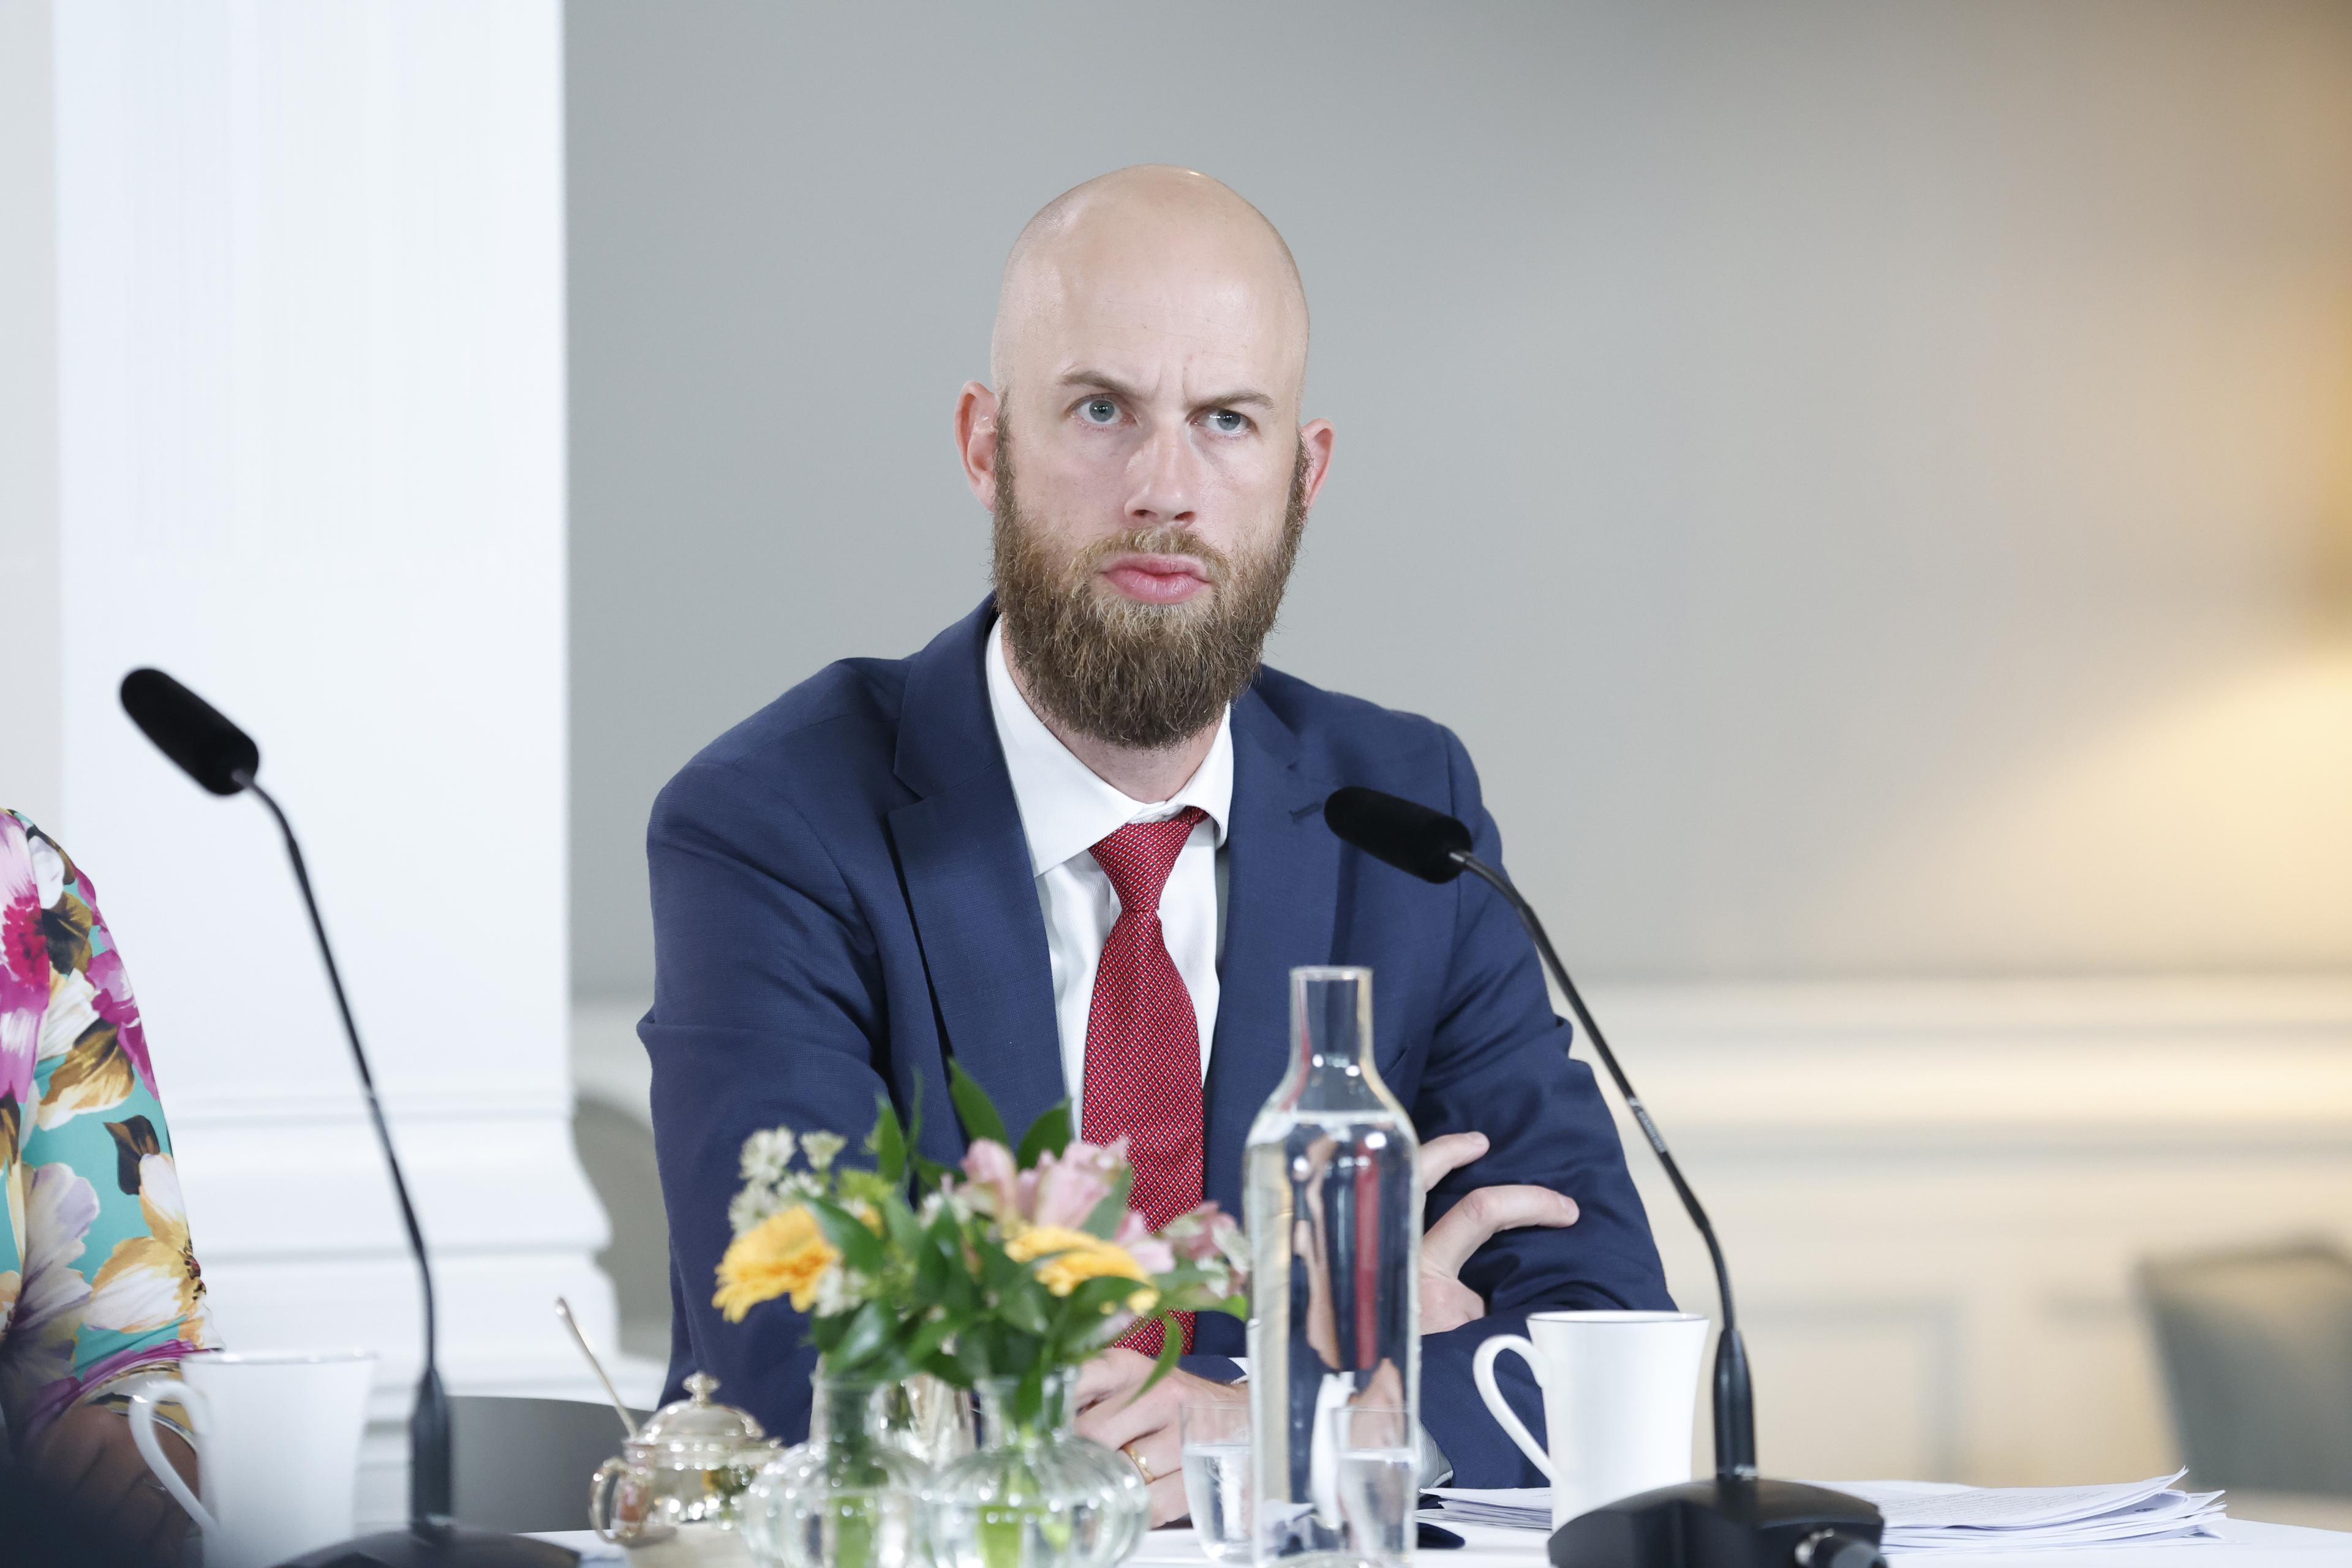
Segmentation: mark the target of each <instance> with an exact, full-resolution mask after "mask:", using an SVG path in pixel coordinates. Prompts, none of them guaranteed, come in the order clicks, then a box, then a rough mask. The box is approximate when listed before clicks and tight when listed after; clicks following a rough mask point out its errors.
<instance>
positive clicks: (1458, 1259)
mask: <svg viewBox="0 0 2352 1568" xmlns="http://www.w3.org/2000/svg"><path fill="white" fill-rule="evenodd" d="M1485 1153H1486V1134H1485V1133H1484V1132H1448V1133H1444V1134H1443V1135H1442V1136H1440V1137H1436V1138H1433V1139H1431V1140H1430V1141H1429V1142H1426V1143H1423V1145H1422V1146H1421V1190H1422V1191H1423V1192H1424V1193H1425V1192H1427V1191H1429V1189H1430V1188H1432V1187H1433V1186H1435V1185H1437V1184H1438V1181H1439V1179H1440V1178H1441V1177H1444V1176H1446V1175H1449V1174H1451V1173H1454V1172H1455V1171H1458V1170H1460V1169H1461V1168H1462V1167H1463V1166H1465V1165H1466V1164H1468V1163H1470V1162H1471V1161H1473V1160H1475V1159H1478V1158H1480V1157H1482V1156H1483V1155H1484V1154H1485ZM1576 1213H1577V1211H1576V1200H1575V1199H1574V1198H1571V1197H1567V1196H1563V1195H1562V1194H1559V1193H1556V1192H1553V1191H1552V1190H1551V1189H1550V1188H1549V1187H1529V1186H1502V1187H1480V1188H1478V1189H1477V1190H1476V1191H1475V1192H1472V1193H1470V1194H1467V1195H1466V1196H1465V1197H1464V1198H1463V1200H1462V1201H1461V1202H1460V1203H1458V1204H1455V1205H1454V1206H1453V1207H1452V1208H1450V1209H1448V1210H1447V1211H1446V1213H1445V1217H1444V1219H1441V1220H1439V1221H1438V1222H1437V1223H1436V1224H1435V1225H1433V1226H1430V1227H1429V1230H1428V1232H1427V1234H1425V1235H1423V1237H1422V1238H1421V1331H1422V1332H1423V1333H1424V1334H1438V1333H1444V1331H1446V1330H1448V1329H1458V1328H1460V1327H1461V1326H1462V1325H1463V1324H1465V1323H1472V1322H1475V1321H1478V1320H1479V1319H1480V1318H1483V1317H1485V1316H1486V1302H1485V1301H1483V1300H1480V1299H1479V1296H1478V1292H1477V1291H1475V1290H1473V1289H1470V1287H1468V1286H1467V1285H1465V1284H1464V1283H1462V1281H1461V1280H1460V1279H1457V1278H1455V1277H1456V1276H1457V1275H1459V1274H1460V1273H1461V1272H1462V1266H1463V1265H1464V1264H1465V1263H1467V1262H1469V1261H1470V1255H1471V1254H1472V1253H1474V1252H1475V1251H1477V1250H1478V1249H1479V1248H1480V1247H1484V1246H1486V1242H1487V1240H1488V1239H1489V1238H1490V1237H1493V1236H1494V1235H1495V1233H1496V1231H1501V1230H1516V1229H1517V1228H1519V1227H1520V1226H1530V1225H1539V1226H1550V1227H1552V1228H1555V1229H1557V1228H1558V1227H1559V1226H1568V1225H1574V1224H1575V1223H1576Z"/></svg>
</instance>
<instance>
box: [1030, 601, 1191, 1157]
mask: <svg viewBox="0 0 2352 1568" xmlns="http://www.w3.org/2000/svg"><path fill="white" fill-rule="evenodd" d="M988 709H989V713H990V716H991V717H992V718H993V719H994V720H995V721H996V741H997V744H998V745H1000V746H1001V747H1003V751H1004V766H1005V769H1006V771H1007V772H1009V773H1011V774H1012V775H1013V800H1014V801H1015V802H1016V803H1017V804H1018V805H1019V806H1020V808H1021V832H1022V837H1024V838H1025V839H1027V840H1028V844H1029V870H1030V874H1031V875H1032V876H1034V877H1035V878H1036V879H1037V904H1038V907H1039V908H1040V909H1042V910H1044V911H1045V951H1046V953H1047V955H1048V956H1049V957H1051V958H1052V960H1053V964H1054V1021H1055V1026H1056V1027H1057V1029H1058V1032H1059V1033H1060V1035H1061V1037H1062V1038H1061V1044H1062V1082H1063V1084H1064V1085H1065V1086H1066V1088H1067V1089H1068V1090H1069V1094H1070V1120H1071V1124H1072V1126H1073V1127H1074V1128H1076V1129H1081V1130H1082V1129H1083V1128H1084V1127H1085V1125H1086V1121H1085V1117H1084V1097H1085V1094H1086V1087H1087V1015H1088V1013H1090V1012H1091V1011H1092V1010H1093V1006H1094V996H1095V969H1096V966H1097V964H1099V963H1101V961H1102V950H1103V943H1104V942H1107V941H1108V940H1109V938H1110V928H1111V922H1112V921H1116V920H1118V893H1117V892H1115V891H1114V890H1112V888H1111V885H1110V878H1109V877H1108V876H1107V875H1105V874H1104V872H1103V868H1101V867H1100V866H1099V865H1097V864H1096V863H1095V858H1094V855H1093V854H1092V853H1091V851H1092V850H1093V848H1094V847H1095V846H1096V845H1097V844H1098V843H1100V842H1101V841H1102V840H1104V839H1105V838H1108V837H1110V835H1111V834H1112V833H1114V832H1116V831H1117V830H1118V829H1119V828H1121V827H1124V826H1127V825H1128V824H1129V823H1130V822H1165V821H1167V820H1168V819H1169V818H1170V817H1171V816H1175V815H1176V814H1177V813H1179V812H1181V811H1182V810H1183V809H1184V808H1185V807H1186V806H1190V805H1196V806H1199V807H1200V808H1201V810H1202V813H1204V814H1205V816H1206V820H1205V821H1202V822H1198V823H1195V824H1193V826H1192V837H1190V838H1188V839H1186V840H1185V841H1184V847H1183V848H1182V849H1181V851H1179V852H1178V854H1177V856H1176V866H1175V868H1174V869H1173V870H1171V871H1170V872H1169V873H1168V885H1167V886H1166V887H1165V888H1164V889H1161V890H1160V934H1161V936H1162V937H1163V938H1164V939H1165V940H1166V942H1167V943H1168V956H1169V957H1170V958H1171V959H1172V960H1173V961H1174V962H1175V964H1176V973H1177V974H1178V975H1180V976H1181V977H1182V979H1183V982H1184V989H1185V990H1186V992H1188V993H1189V994H1191V995H1192V1018H1193V1021H1194V1022H1195V1023H1197V1024H1198V1025H1199V1026H1200V1027H1201V1074H1202V1078H1203V1079H1205V1078H1206V1077H1207V1076H1208V1071H1209V1044H1210V1041H1211V1039H1212V1038H1213V1037H1214V1035H1215V1034H1216V1029H1217V959H1218V956H1219V954H1220V952H1222V950H1223V945H1224V935H1225V868H1224V855H1223V848H1224V843H1225V825H1226V822H1227V820H1228V819H1229V818H1230V817H1231V816H1232V814H1233V804H1234V729H1233V711H1232V710H1231V709H1230V708H1228V709H1227V710H1226V711H1225V713H1224V714H1223V716H1222V717H1221V718H1220V719H1219V720H1218V721H1217V738H1216V740H1215V741H1214V742H1213V743H1212V744H1211V745H1210V747H1209V754H1208V756H1207V758H1206V759H1204V760H1203V761H1202V763H1201V765H1200V767H1199V768H1198V769H1196V770H1195V771H1194V772H1193V774H1192V778H1191V779H1189V780H1187V781H1186V782H1185V784H1184V787H1183V788H1181V789H1180V790H1178V791H1177V792H1176V793H1175V794H1174V795H1171V796H1170V797H1169V798H1168V799H1166V800H1163V801H1157V802H1153V803H1151V804H1150V805H1145V804H1143V803H1141V802H1139V801H1135V800H1132V799H1130V798H1129V797H1128V796H1127V795H1124V794H1122V793H1121V792H1120V791H1119V790H1118V787H1117V786H1116V785H1113V784H1107V783H1105V782H1104V781H1103V780H1102V779H1101V778H1100V777H1099V776H1098V775H1097V774H1096V773H1095V772H1094V770H1093V769H1091V768H1089V767H1087V764H1086V763H1082V762H1080V761H1078V759H1077V758H1076V756H1074V755H1072V754H1071V752H1070V749H1069V748H1068V747H1067V746H1065V745H1064V744H1062V742H1060V741H1059V740H1058V739H1056V738H1055V734H1054V732H1053V731H1051V730H1048V729H1047V728H1045V721H1044V720H1042V719H1040V718H1038V717H1037V715H1036V712H1035V710H1033V709H1032V708H1031V707H1030V706H1029V701H1028V699H1026V698H1024V697H1023V696H1022V695H1021V689H1020V688H1019V687H1017V686H1015V685H1013V672H1012V670H1011V669H1009V668H1006V666H1005V662H1004V623H1003V620H1001V619H1000V620H999V621H998V622H997V623H996V625H995V626H994V627H992V629H991V630H990V632H989V634H988Z"/></svg>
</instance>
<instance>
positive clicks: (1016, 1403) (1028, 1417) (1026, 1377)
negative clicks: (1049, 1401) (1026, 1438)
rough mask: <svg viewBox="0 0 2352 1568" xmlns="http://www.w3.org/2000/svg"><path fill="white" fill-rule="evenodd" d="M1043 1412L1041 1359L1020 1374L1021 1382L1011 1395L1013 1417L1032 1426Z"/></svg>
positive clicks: (1042, 1367) (1043, 1393)
mask: <svg viewBox="0 0 2352 1568" xmlns="http://www.w3.org/2000/svg"><path fill="white" fill-rule="evenodd" d="M1044 1414H1045V1362H1044V1361H1043V1360H1042V1359H1041V1360H1039V1361H1038V1362H1036V1363H1034V1365H1032V1366H1031V1367H1030V1368H1029V1370H1028V1371H1026V1372H1024V1373H1022V1374H1021V1384H1020V1386H1019V1387H1018V1388H1017V1389H1016V1390H1014V1392H1013V1420H1015V1421H1016V1422H1019V1423H1020V1424H1021V1425H1022V1426H1034V1425H1036V1422H1037V1418H1038V1417H1039V1416H1040V1415H1044Z"/></svg>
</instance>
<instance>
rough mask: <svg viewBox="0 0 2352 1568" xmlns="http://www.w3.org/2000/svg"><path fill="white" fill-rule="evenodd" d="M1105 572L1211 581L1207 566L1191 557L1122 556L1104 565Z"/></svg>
mask: <svg viewBox="0 0 2352 1568" xmlns="http://www.w3.org/2000/svg"><path fill="white" fill-rule="evenodd" d="M1102 569H1103V570H1104V571H1105V572H1119V571H1128V572H1149V573H1150V574H1151V575H1153V576H1155V577H1197V578H1199V579H1200V580H1201V581H1202V582H1203V583H1205V582H1207V581H1208V580H1209V569H1208V567H1207V565H1206V564H1204V563H1202V562H1200V561H1198V560H1196V559H1194V558H1193V557H1192V556H1190V555H1121V556H1119V557H1118V558H1117V559H1115V560H1112V561H1108V562H1105V563H1103V568H1102Z"/></svg>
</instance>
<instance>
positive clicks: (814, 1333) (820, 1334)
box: [809, 1317, 849, 1354]
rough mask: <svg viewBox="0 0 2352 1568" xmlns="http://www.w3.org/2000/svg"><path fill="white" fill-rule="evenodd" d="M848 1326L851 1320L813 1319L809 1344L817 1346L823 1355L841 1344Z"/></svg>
mask: <svg viewBox="0 0 2352 1568" xmlns="http://www.w3.org/2000/svg"><path fill="white" fill-rule="evenodd" d="M848 1326H849V1320H848V1318H846V1317H834V1318H811V1319H810V1320H809V1343H811V1344H813V1345H814V1346H816V1348H817V1351H818V1352H819V1353H820V1354H821V1353H823V1352H826V1351H829V1350H831V1349H833V1347H834V1346H835V1345H837V1344H839V1343H840V1342H841V1334H842V1331H843V1330H844V1329H846V1328H847V1327H848Z"/></svg>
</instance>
